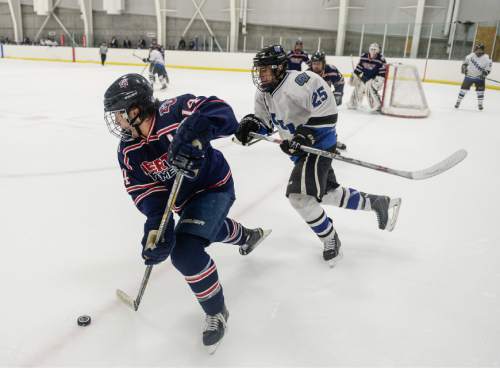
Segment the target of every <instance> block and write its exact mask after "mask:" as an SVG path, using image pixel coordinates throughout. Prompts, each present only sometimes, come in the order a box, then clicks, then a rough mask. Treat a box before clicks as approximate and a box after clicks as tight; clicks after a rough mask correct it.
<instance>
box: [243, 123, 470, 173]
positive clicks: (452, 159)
mask: <svg viewBox="0 0 500 368" xmlns="http://www.w3.org/2000/svg"><path fill="white" fill-rule="evenodd" d="M250 135H251V136H252V137H254V138H260V139H263V140H266V141H268V142H272V143H277V144H280V143H281V142H282V140H281V139H277V138H271V137H267V136H265V135H261V134H257V133H253V132H251V133H250ZM300 149H301V150H302V151H304V152H307V153H312V154H314V155H318V156H323V157H328V158H331V159H335V160H339V161H344V162H347V163H350V164H353V165H358V166H362V167H366V168H368V169H372V170H376V171H381V172H385V173H387V174H392V175H396V176H400V177H403V178H406V179H412V180H422V179H428V178H431V177H433V176H436V175H439V174H441V173H443V172H445V171H447V170H449V169H451V168H452V167H453V166H455V165H457V164H458V163H460V162H461V161H463V160H464V159H465V158H466V157H467V151H466V150H464V149H460V150H458V151H456V152H455V153H453V154H452V155H450V156H448V157H447V158H445V159H444V160H442V161H440V162H438V163H437V164H435V165H432V166H430V167H428V168H425V169H422V170H416V171H405V170H396V169H391V168H389V167H385V166H381V165H377V164H372V163H370V162H366V161H361V160H357V159H354V158H350V157H346V156H344V155H338V154H336V153H332V152H328V151H323V150H320V149H317V148H313V147H307V146H300Z"/></svg>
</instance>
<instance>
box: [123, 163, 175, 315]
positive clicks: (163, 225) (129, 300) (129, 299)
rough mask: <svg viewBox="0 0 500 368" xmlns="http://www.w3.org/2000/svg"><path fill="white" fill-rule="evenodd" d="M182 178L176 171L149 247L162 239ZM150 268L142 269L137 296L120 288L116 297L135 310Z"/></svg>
mask: <svg viewBox="0 0 500 368" xmlns="http://www.w3.org/2000/svg"><path fill="white" fill-rule="evenodd" d="M183 179H184V173H183V172H181V171H178V172H177V175H176V176H175V180H174V184H173V185H172V189H171V191H170V195H169V197H168V201H167V208H166V209H165V212H164V213H163V216H162V218H161V222H160V227H159V228H158V233H157V234H156V239H155V243H154V245H153V246H152V247H150V248H151V249H154V248H156V245H157V244H158V242H159V241H160V239H163V236H164V234H165V228H166V226H167V223H168V221H169V220H170V217H171V216H172V210H173V208H174V204H175V200H176V199H177V194H178V193H179V189H180V187H181V184H182V181H183ZM152 270H153V266H152V265H151V266H147V267H146V270H145V271H144V277H143V278H142V282H141V286H140V288H139V293H138V294H137V297H136V298H135V299H132V297H131V296H129V295H128V294H127V293H125V292H124V291H122V290H120V289H117V290H116V296H117V297H118V299H120V300H121V301H122V302H124V303H125V304H127V305H128V306H129V307H130V308H132V309H133V310H134V311H137V310H138V309H139V304H140V303H141V299H142V295H143V294H144V290H146V286H147V285H148V281H149V276H150V275H151V271H152Z"/></svg>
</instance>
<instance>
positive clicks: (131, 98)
mask: <svg viewBox="0 0 500 368" xmlns="http://www.w3.org/2000/svg"><path fill="white" fill-rule="evenodd" d="M155 106H156V100H155V98H154V97H153V88H152V87H151V84H149V82H148V81H147V79H146V78H144V77H143V76H142V75H140V74H126V75H124V76H122V77H120V78H118V79H117V80H116V81H114V82H113V83H112V84H111V85H110V86H109V87H108V89H107V90H106V92H105V93H104V121H106V124H107V126H108V129H109V131H110V132H111V134H113V135H115V136H117V137H118V138H120V139H121V140H122V141H131V140H133V139H134V137H133V134H132V129H135V130H136V132H137V133H138V134H139V135H140V131H139V125H140V124H141V123H142V122H143V121H144V119H145V118H147V117H148V116H149V115H152V114H154V112H155ZM133 108H137V109H138V110H139V113H138V114H137V115H136V116H135V117H134V118H130V117H129V114H130V111H131V110H132V109H133ZM118 114H120V116H121V117H122V119H120V120H126V121H127V122H128V124H129V126H130V127H127V128H125V127H123V126H122V125H121V124H120V123H119V122H118V120H117V116H118Z"/></svg>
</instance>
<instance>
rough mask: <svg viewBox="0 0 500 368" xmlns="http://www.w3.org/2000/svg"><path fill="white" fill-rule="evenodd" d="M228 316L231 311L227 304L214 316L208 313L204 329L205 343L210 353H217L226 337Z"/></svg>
mask: <svg viewBox="0 0 500 368" xmlns="http://www.w3.org/2000/svg"><path fill="white" fill-rule="evenodd" d="M228 318H229V312H228V310H227V308H226V305H224V306H223V307H222V311H221V312H220V313H217V314H216V315H213V316H212V315H210V314H207V315H206V317H205V322H206V326H205V330H204V331H203V345H205V346H206V347H207V349H208V353H209V354H210V355H211V354H213V353H215V351H216V350H217V347H218V346H219V344H220V342H221V341H222V338H223V337H224V333H225V331H226V326H227V320H228Z"/></svg>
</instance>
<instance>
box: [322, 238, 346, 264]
mask: <svg viewBox="0 0 500 368" xmlns="http://www.w3.org/2000/svg"><path fill="white" fill-rule="evenodd" d="M323 244H324V249H323V259H324V260H325V261H326V262H328V265H329V266H330V267H334V266H335V265H336V264H337V262H338V261H339V260H340V259H341V258H342V252H341V251H340V245H341V243H340V239H339V237H338V235H337V232H335V235H334V236H333V238H330V239H328V240H325V241H324V243H323Z"/></svg>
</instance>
